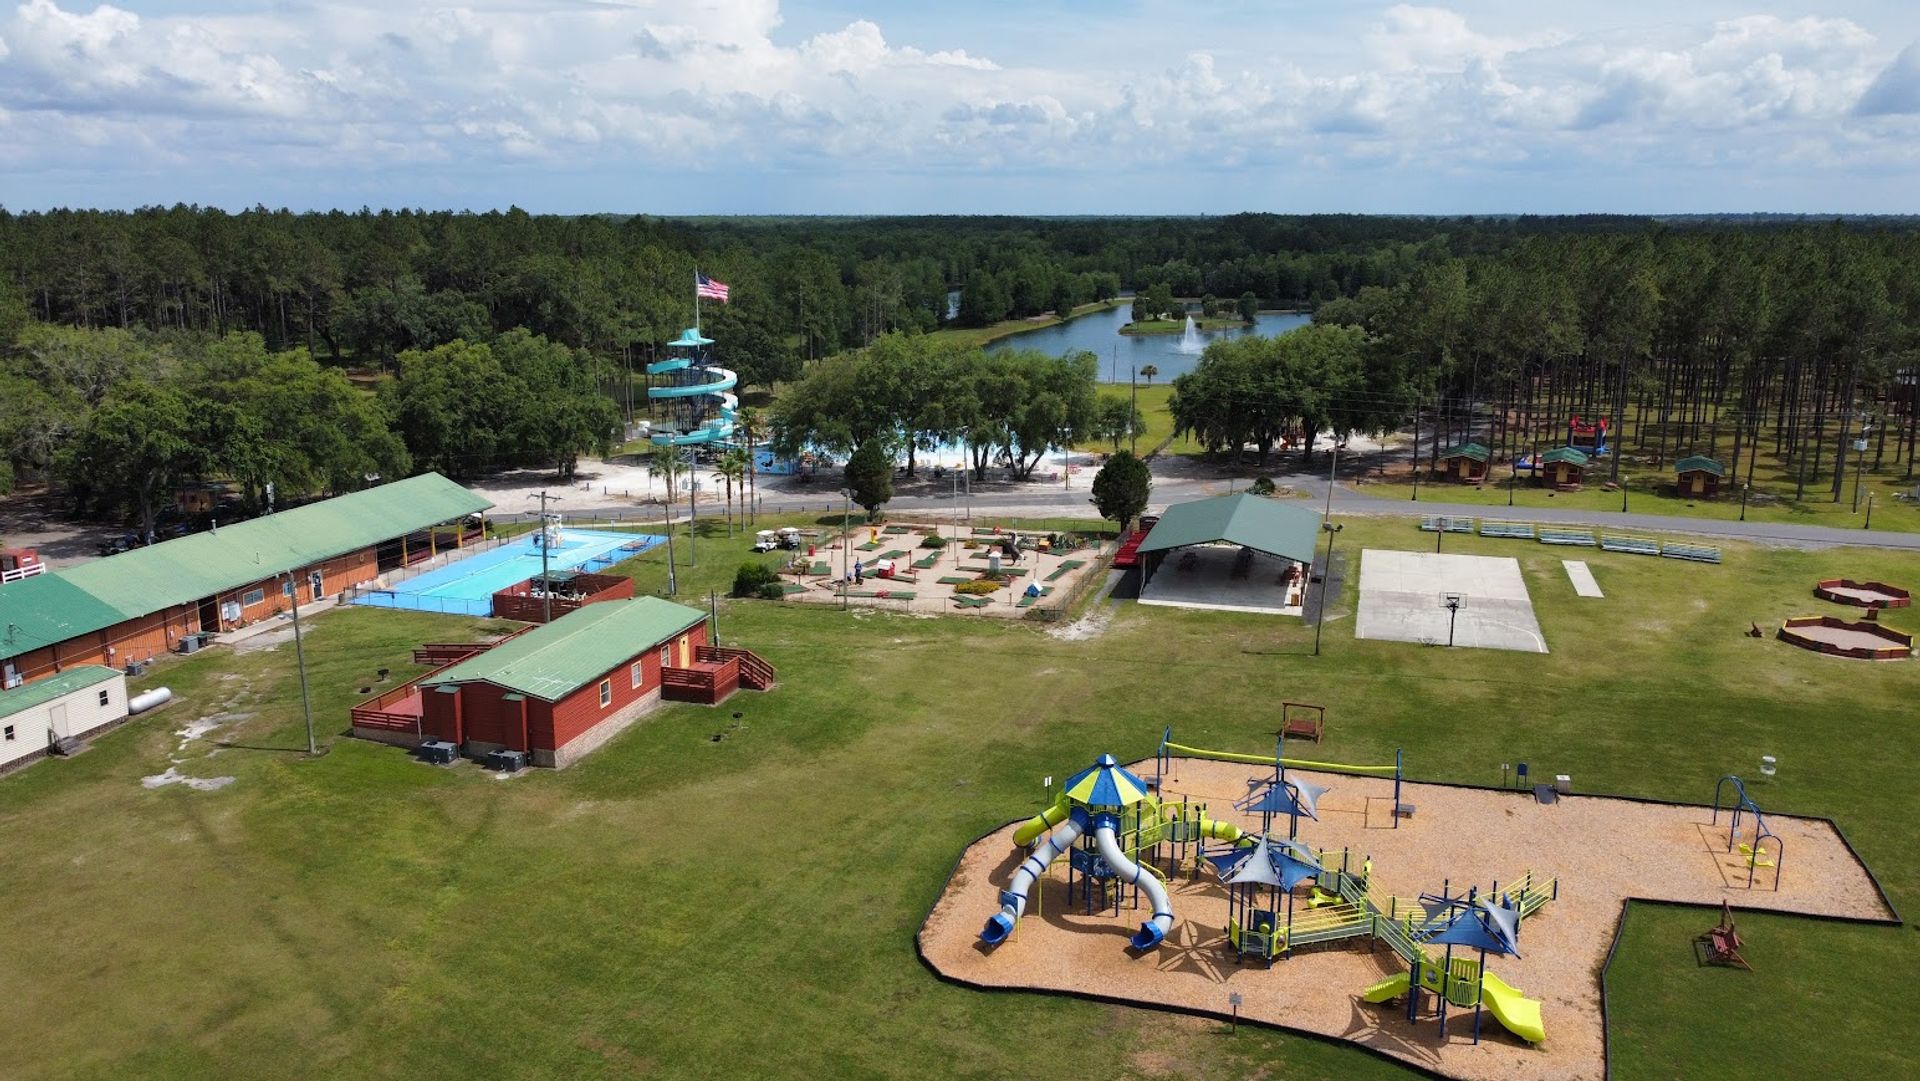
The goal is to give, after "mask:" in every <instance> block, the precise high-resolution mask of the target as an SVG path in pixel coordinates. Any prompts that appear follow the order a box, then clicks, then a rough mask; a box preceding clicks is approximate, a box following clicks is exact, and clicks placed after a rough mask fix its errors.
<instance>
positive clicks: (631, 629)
mask: <svg viewBox="0 0 1920 1081" xmlns="http://www.w3.org/2000/svg"><path fill="white" fill-rule="evenodd" d="M705 618H707V614H706V613H705V612H702V611H700V610H699V609H696V608H688V607H687V606H685V605H683V604H675V603H673V602H672V601H664V600H661V599H660V598H658V597H637V598H635V599H633V600H630V601H602V602H600V603H598V604H589V605H587V606H585V607H583V608H579V609H576V610H574V611H572V612H568V613H567V614H566V615H564V616H561V617H560V618H559V619H556V620H554V621H553V622H552V623H548V624H546V625H544V626H540V627H535V628H534V629H533V630H530V631H528V632H527V633H525V634H523V635H520V636H519V637H517V638H512V639H509V640H507V641H505V642H502V643H500V644H499V645H497V646H495V647H493V648H492V649H490V650H487V651H486V652H485V653H482V654H479V655H478V656H475V657H470V658H468V659H467V660H464V661H461V662H460V663H459V664H456V665H454V666H453V667H452V668H449V669H447V670H446V671H444V672H441V673H438V674H437V675H434V676H432V677H430V678H428V679H425V680H422V681H421V682H420V685H421V686H422V687H438V686H441V685H444V684H449V683H492V684H494V685H496V686H499V687H505V688H506V689H507V690H510V691H519V692H520V693H522V694H525V695H528V696H530V697H533V698H538V699H540V700H542V701H545V702H558V701H559V700H560V699H562V698H565V697H566V696H567V695H569V694H572V693H573V692H574V691H577V690H579V689H580V688H582V687H584V686H586V685H587V684H589V683H591V682H593V681H594V680H596V679H599V678H600V677H601V676H604V675H606V674H607V673H608V672H611V671H612V670H614V669H615V668H618V667H620V666H621V665H623V664H626V663H627V662H628V661H630V660H632V659H633V658H634V657H636V656H638V655H639V654H641V653H644V652H646V651H647V650H649V649H651V648H653V647H654V646H657V645H659V644H660V643H662V642H664V641H667V640H668V639H670V638H672V637H674V636H675V635H677V634H679V633H680V632H681V631H684V630H686V629H687V628H689V627H692V626H694V625H696V624H698V623H699V622H700V621H701V620H703V619H705Z"/></svg>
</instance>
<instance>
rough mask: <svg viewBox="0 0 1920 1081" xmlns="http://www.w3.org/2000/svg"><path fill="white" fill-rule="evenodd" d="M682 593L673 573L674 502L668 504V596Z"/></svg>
mask: <svg viewBox="0 0 1920 1081" xmlns="http://www.w3.org/2000/svg"><path fill="white" fill-rule="evenodd" d="M679 593H680V582H679V580H678V579H676V578H675V577H674V575H673V504H671V503H669V504H667V596H669V597H674V596H678V595H679Z"/></svg>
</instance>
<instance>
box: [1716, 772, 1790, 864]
mask: <svg viewBox="0 0 1920 1081" xmlns="http://www.w3.org/2000/svg"><path fill="white" fill-rule="evenodd" d="M1728 783H1732V785H1733V798H1732V799H1731V800H1729V801H1728V809H1729V810H1731V811H1732V814H1731V815H1730V816H1729V819H1730V820H1729V822H1728V824H1727V851H1728V852H1732V851H1733V850H1734V849H1735V848H1736V847H1737V848H1738V849H1739V850H1740V855H1741V856H1742V857H1743V859H1744V862H1745V863H1746V865H1747V888H1748V889H1752V888H1753V880H1754V877H1755V872H1756V871H1757V870H1758V869H1759V868H1761V867H1766V868H1769V869H1771V870H1772V871H1773V890H1774V892H1775V893H1778V892H1779V891H1780V865H1781V864H1783V863H1785V862H1786V855H1787V851H1786V849H1787V843H1786V842H1785V841H1783V840H1781V839H1780V837H1779V836H1778V835H1777V834H1775V833H1774V832H1773V831H1772V830H1770V829H1768V828H1767V818H1766V816H1765V815H1763V814H1761V813H1760V805H1759V804H1757V803H1755V802H1753V799H1752V797H1750V796H1748V795H1747V786H1746V783H1745V782H1743V781H1742V780H1740V778H1738V777H1736V776H1734V775H1733V774H1731V773H1729V774H1727V775H1726V776H1725V777H1722V778H1720V780H1718V781H1717V782H1715V783H1714V786H1713V824H1714V825H1716V826H1717V825H1719V824H1720V797H1721V796H1722V795H1723V794H1724V793H1725V790H1726V787H1727V785H1728ZM1742 819H1746V820H1747V823H1748V825H1749V826H1750V828H1751V829H1752V834H1753V835H1752V837H1751V838H1749V839H1748V840H1744V841H1743V840H1741V839H1740V838H1741V837H1742V835H1743V834H1744V832H1745V831H1743V830H1742V829H1741V828H1740V825H1741V820H1742ZM1769 841H1771V842H1773V848H1772V849H1771V850H1769V849H1768V848H1767V842H1769Z"/></svg>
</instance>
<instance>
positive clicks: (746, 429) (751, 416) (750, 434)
mask: <svg viewBox="0 0 1920 1081" xmlns="http://www.w3.org/2000/svg"><path fill="white" fill-rule="evenodd" d="M734 431H736V432H738V433H739V435H740V438H742V439H744V440H746V441H747V507H748V508H749V509H750V510H751V511H752V512H753V520H754V521H758V520H759V507H758V506H757V505H756V503H755V500H754V494H755V492H754V489H755V487H756V485H755V483H754V477H753V475H754V474H755V473H758V472H759V470H758V469H755V468H754V458H755V455H754V453H753V450H754V444H755V443H757V442H759V441H760V439H761V438H763V437H764V436H765V435H766V434H767V426H766V421H765V420H764V419H763V418H762V417H761V416H760V411H759V410H758V409H755V408H753V407H752V406H748V407H747V408H745V409H742V410H740V412H739V414H738V415H737V416H735V418H734Z"/></svg>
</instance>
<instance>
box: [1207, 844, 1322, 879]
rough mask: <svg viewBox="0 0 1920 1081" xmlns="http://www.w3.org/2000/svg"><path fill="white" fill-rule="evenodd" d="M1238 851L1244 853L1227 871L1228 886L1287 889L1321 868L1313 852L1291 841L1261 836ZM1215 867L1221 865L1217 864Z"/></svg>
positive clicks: (1312, 875) (1318, 871)
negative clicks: (1250, 844)
mask: <svg viewBox="0 0 1920 1081" xmlns="http://www.w3.org/2000/svg"><path fill="white" fill-rule="evenodd" d="M1241 851H1244V852H1245V853H1246V855H1245V856H1243V857H1241V859H1240V861H1239V863H1238V864H1236V865H1235V866H1234V868H1233V870H1232V871H1231V872H1228V873H1226V882H1227V884H1228V885H1233V886H1244V885H1258V886H1278V887H1280V888H1281V889H1283V890H1290V889H1292V888H1294V887H1295V886H1298V885H1299V884H1300V883H1302V882H1305V881H1306V880H1307V879H1309V878H1312V877H1314V876H1315V875H1318V874H1319V873H1320V871H1321V867H1320V861H1319V860H1318V859H1315V858H1314V855H1313V853H1312V852H1311V851H1309V850H1308V849H1307V848H1306V846H1304V845H1301V844H1297V843H1295V842H1293V841H1283V840H1278V839H1275V838H1270V837H1264V836H1263V837H1261V838H1260V840H1258V841H1257V842H1255V843H1254V845H1253V847H1251V848H1247V849H1242V850H1241ZM1214 866H1215V868H1216V869H1218V868H1219V867H1220V865H1219V864H1217V863H1216V864H1215V865H1214Z"/></svg>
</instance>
